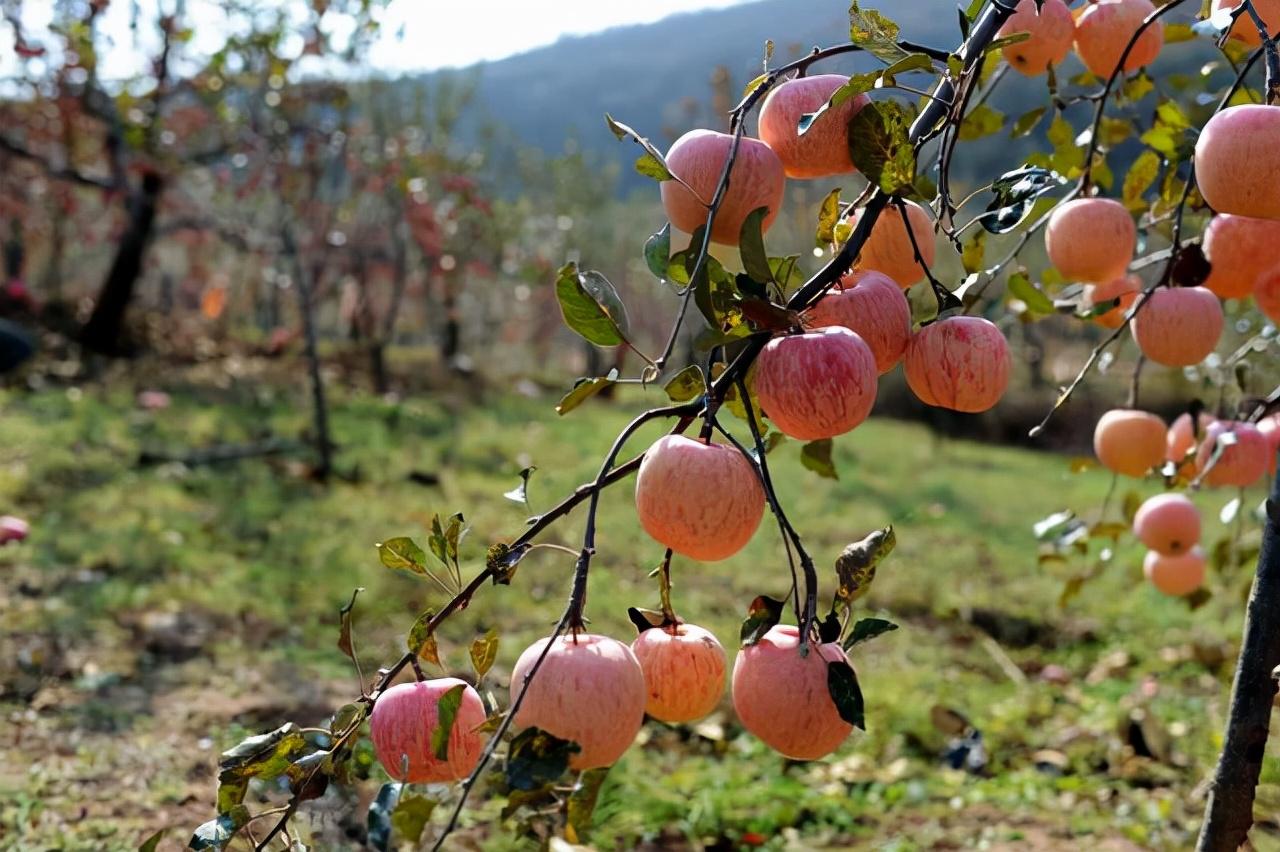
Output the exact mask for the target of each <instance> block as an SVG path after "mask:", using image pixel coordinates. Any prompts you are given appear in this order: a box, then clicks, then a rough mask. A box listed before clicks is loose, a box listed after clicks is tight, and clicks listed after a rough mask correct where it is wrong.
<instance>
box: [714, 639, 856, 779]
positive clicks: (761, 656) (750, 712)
mask: <svg viewBox="0 0 1280 852" xmlns="http://www.w3.org/2000/svg"><path fill="white" fill-rule="evenodd" d="M840 660H843V661H846V662H847V661H848V657H847V656H845V653H844V650H843V649H841V647H840V646H839V645H837V644H836V643H834V642H832V643H829V644H826V645H817V644H813V645H811V646H810V648H809V655H808V656H807V657H801V656H800V631H799V630H798V629H797V628H796V627H795V626H794V625H790V624H778V625H775V626H774V627H772V628H770V629H769V632H767V633H766V634H765V635H764V636H763V637H761V639H760V641H759V642H757V643H756V644H754V645H750V646H748V647H746V648H743V649H742V650H740V651H739V652H738V658H737V660H735V661H734V664H733V709H734V710H735V711H736V712H737V714H738V719H739V720H740V721H741V722H742V726H743V727H744V728H746V729H747V730H748V731H750V732H751V733H752V734H755V735H756V736H757V737H759V738H760V739H761V740H763V741H764V743H765V745H767V746H769V747H770V748H772V749H773V750H774V751H777V752H780V753H781V754H783V755H785V756H786V757H789V758H791V759H792V760H817V759H818V758H821V757H826V756H827V755H828V754H831V753H832V752H833V751H835V750H836V749H837V748H839V747H840V744H841V743H843V742H844V741H845V739H847V738H848V736H849V734H850V733H851V732H852V731H853V725H850V724H849V723H848V722H846V721H845V720H844V719H841V718H840V712H839V711H838V710H837V709H836V704H835V701H833V700H832V698H831V693H830V692H829V691H828V688H827V664H828V663H829V662H836V661H840Z"/></svg>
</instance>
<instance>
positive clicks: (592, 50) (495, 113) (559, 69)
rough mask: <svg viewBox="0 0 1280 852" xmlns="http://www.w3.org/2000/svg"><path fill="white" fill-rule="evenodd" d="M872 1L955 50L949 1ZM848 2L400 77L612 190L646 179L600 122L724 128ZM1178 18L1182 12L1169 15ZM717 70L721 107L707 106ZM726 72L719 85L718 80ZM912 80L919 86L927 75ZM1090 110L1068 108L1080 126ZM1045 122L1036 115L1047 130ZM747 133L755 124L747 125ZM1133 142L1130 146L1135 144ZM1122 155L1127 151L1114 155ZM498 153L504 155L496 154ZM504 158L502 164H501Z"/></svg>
mask: <svg viewBox="0 0 1280 852" xmlns="http://www.w3.org/2000/svg"><path fill="white" fill-rule="evenodd" d="M863 5H864V6H872V7H874V6H877V5H878V6H879V7H880V8H881V9H882V10H884V11H885V13H886V14H888V15H890V16H891V17H892V18H893V19H894V20H896V21H897V22H898V23H899V24H900V25H901V27H902V36H903V38H907V39H910V40H913V41H916V42H919V43H922V44H928V45H931V46H934V47H939V48H943V49H953V48H955V47H956V46H957V45H958V44H959V42H960V28H959V21H958V15H957V11H956V9H957V6H956V0H879V2H878V3H877V2H876V0H864V2H863ZM848 8H849V2H848V0H756V2H743V3H740V4H739V5H735V6H729V7H725V8H722V9H714V10H705V11H701V12H690V13H684V14H679V15H674V16H672V17H669V18H665V19H663V20H661V21H658V22H655V23H651V24H641V25H634V26H626V27H617V28H614V29H609V30H605V31H603V32H599V33H594V34H592V35H587V36H573V37H566V38H563V39H561V40H560V41H558V42H556V43H555V44H552V45H549V46H547V47H543V48H539V49H536V50H532V51H529V52H527V53H522V54H519V55H516V56H511V57H508V58H506V59H502V60H499V61H497V62H491V63H487V64H482V65H478V66H474V67H472V68H469V69H462V70H458V71H440V72H435V74H434V75H423V76H417V77H410V78H406V80H405V84H406V85H407V87H408V88H409V90H410V91H412V90H413V89H414V88H415V87H421V86H423V85H424V84H425V83H429V82H431V81H432V80H431V78H432V77H433V76H435V77H438V76H439V75H456V76H460V77H463V78H467V79H471V80H473V81H474V82H475V84H476V86H477V89H476V103H475V104H474V107H473V108H472V109H470V110H468V112H467V114H466V119H465V121H464V122H463V126H462V132H463V134H464V136H469V137H470V138H477V137H476V134H478V133H479V132H480V129H481V128H482V127H483V126H484V125H486V124H487V125H493V124H497V125H503V126H505V127H507V128H508V129H509V130H510V135H512V136H514V137H515V138H516V139H517V140H518V142H519V144H520V145H523V146H532V147H535V148H538V149H541V150H542V151H544V152H546V153H548V154H553V155H554V154H559V153H563V152H565V151H566V150H570V149H577V148H580V149H582V150H585V151H588V152H592V153H594V154H596V155H598V156H599V157H600V158H601V159H603V160H604V161H605V162H616V163H618V164H619V165H621V166H622V168H621V169H620V174H621V175H622V180H621V182H620V186H619V190H620V191H622V192H626V191H628V190H630V189H634V188H636V187H640V186H645V185H646V184H647V179H645V178H642V177H640V176H639V175H637V174H636V173H635V172H634V171H633V170H632V169H631V166H630V164H631V162H632V161H633V160H634V159H635V158H636V156H637V155H638V149H637V148H636V146H634V145H632V144H630V143H629V142H619V141H617V140H616V139H615V138H614V137H613V135H612V134H611V133H610V132H609V130H608V129H607V128H606V127H605V123H604V114H605V113H606V112H608V113H610V114H612V115H613V116H614V117H615V118H617V119H618V120H619V121H623V122H625V123H627V124H629V125H631V126H632V127H634V128H636V130H638V131H639V132H641V133H643V134H645V135H647V136H649V137H650V138H651V139H653V140H654V142H655V143H656V144H657V145H658V147H659V148H663V149H665V148H666V147H667V146H668V145H669V144H670V142H672V141H674V139H675V138H676V137H677V136H679V135H680V134H681V133H683V132H684V131H686V130H688V129H690V128H693V127H713V128H723V126H724V122H725V118H724V112H725V111H727V109H728V106H729V105H728V104H724V103H723V101H724V98H725V97H726V96H727V97H728V98H731V99H732V100H733V101H735V102H736V101H737V99H738V98H739V97H740V96H741V93H742V90H743V87H744V86H745V84H746V83H747V82H748V81H749V80H751V79H754V78H755V77H756V76H758V75H759V74H760V72H761V68H762V64H761V63H762V61H763V59H764V45H765V42H766V40H768V39H772V40H773V41H774V43H775V49H774V56H773V60H772V62H771V65H772V66H773V67H776V66H778V65H780V64H782V63H784V62H786V61H789V60H791V59H794V58H796V57H799V56H801V55H803V54H804V53H805V52H807V51H808V50H810V49H812V48H813V47H814V46H829V45H832V44H838V43H841V42H844V41H847V40H848V38H849V16H848ZM1174 17H1175V19H1180V18H1181V13H1179V15H1178V16H1174ZM1187 47H1188V46H1186V45H1180V46H1179V48H1180V49H1179V51H1178V52H1177V53H1176V54H1173V52H1172V51H1171V52H1170V53H1171V55H1170V56H1168V57H1164V58H1162V61H1161V62H1160V63H1158V64H1159V65H1160V66H1161V67H1160V68H1158V69H1157V71H1158V72H1159V73H1165V72H1166V71H1168V70H1171V68H1172V67H1173V66H1177V67H1178V68H1196V67H1198V66H1199V65H1200V63H1201V62H1202V61H1204V60H1207V59H1208V58H1210V57H1211V55H1212V52H1213V51H1212V48H1211V47H1209V45H1208V43H1207V42H1205V43H1203V45H1202V47H1200V48H1194V49H1193V52H1192V53H1191V54H1190V55H1188V53H1187V52H1186V48H1187ZM873 67H876V65H875V63H874V61H873V60H871V59H870V58H869V57H867V56H865V55H856V54H854V55H849V56H843V57H837V58H834V59H831V60H826V61H824V62H823V63H822V64H821V65H820V66H818V69H819V70H820V71H823V72H836V73H839V72H843V73H853V72H855V71H860V70H868V69H870V68H873ZM721 68H722V69H723V72H721V81H720V85H719V89H718V90H719V92H720V93H721V95H722V97H721V104H719V105H717V107H716V108H713V103H715V100H714V96H715V94H716V91H717V87H716V85H715V84H713V75H715V74H716V73H717V69H721ZM1079 70H1081V69H1080V66H1079V65H1078V64H1077V63H1076V62H1075V60H1074V59H1072V60H1069V64H1068V65H1067V66H1066V67H1065V68H1064V69H1063V71H1062V73H1061V74H1060V79H1062V80H1064V81H1065V80H1066V79H1067V78H1069V77H1070V76H1072V75H1074V74H1075V73H1077V72H1078V71H1079ZM724 72H727V77H728V79H727V82H726V81H724V79H723V78H724ZM1009 76H1010V78H1012V79H1009V80H1006V81H1005V83H1004V84H1002V85H1001V86H1000V87H999V89H998V90H997V91H996V93H995V96H994V97H993V98H992V99H991V102H990V103H991V105H992V106H994V107H996V108H998V109H1000V110H1002V111H1004V112H1005V113H1006V114H1007V115H1009V117H1010V121H1012V120H1013V119H1014V118H1016V117H1017V116H1018V115H1021V114H1022V113H1023V112H1026V111H1027V110H1029V109H1032V108H1033V107H1038V106H1042V105H1044V104H1045V103H1046V102H1047V95H1046V90H1045V87H1044V82H1043V78H1034V79H1033V78H1024V77H1020V76H1019V75H1018V74H1016V73H1014V72H1010V75H1009ZM911 82H913V83H915V84H917V85H921V86H927V85H930V84H931V82H932V80H931V78H930V77H923V76H922V77H917V78H915V79H912V80H911ZM1088 110H1089V107H1088V106H1087V105H1084V104H1082V105H1079V106H1077V107H1075V108H1073V110H1072V112H1071V116H1072V118H1073V121H1075V123H1076V124H1077V126H1080V125H1082V124H1083V123H1084V119H1085V115H1086V114H1087V112H1088ZM1047 123H1048V122H1044V124H1046V125H1047ZM749 130H752V131H754V124H753V125H752V126H751V127H750V128H749ZM1043 131H1044V128H1043V127H1041V128H1040V131H1039V133H1038V134H1036V135H1033V136H1031V137H1028V138H1025V139H1021V140H1009V139H1008V138H1007V135H1006V134H998V135H995V136H991V137H988V138H986V139H983V140H981V141H979V142H975V143H972V144H970V145H967V146H966V148H965V154H964V156H963V157H962V158H961V159H960V160H958V161H957V172H956V174H955V175H953V176H954V177H955V178H956V180H957V183H958V184H959V185H964V184H966V183H969V181H967V180H966V178H967V177H972V178H975V183H976V182H977V180H976V179H980V180H981V181H986V180H990V179H991V178H992V177H994V176H995V175H996V174H999V173H1000V172H1001V171H1004V170H1007V169H1009V168H1013V167H1014V166H1016V165H1017V164H1018V162H1021V158H1023V157H1025V156H1026V155H1027V154H1029V153H1030V152H1031V151H1034V150H1043V149H1044V146H1045V145H1044V142H1043V141H1042V140H1043ZM1131 147H1136V143H1134V145H1133V146H1131ZM1120 156H1121V158H1122V159H1125V160H1127V159H1128V158H1129V157H1130V156H1132V152H1130V151H1125V152H1122V153H1121V154H1120ZM500 159H502V156H501V155H500ZM503 165H505V163H500V164H499V168H501V167H502V166H503Z"/></svg>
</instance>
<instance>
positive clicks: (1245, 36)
mask: <svg viewBox="0 0 1280 852" xmlns="http://www.w3.org/2000/svg"><path fill="white" fill-rule="evenodd" d="M1239 5H1240V4H1239V3H1238V2H1236V0H1213V11H1214V12H1219V11H1221V10H1223V9H1234V8H1235V7H1236V6H1239ZM1253 8H1254V10H1255V11H1256V12H1257V13H1258V17H1259V18H1262V23H1264V24H1266V25H1267V31H1268V32H1270V33H1274V32H1276V30H1277V29H1280V0H1253ZM1227 37H1228V38H1232V39H1235V40H1236V41H1239V42H1242V43H1244V44H1245V45H1247V46H1249V47H1259V46H1261V44H1262V36H1260V35H1258V28H1257V26H1255V25H1254V23H1253V18H1251V17H1250V16H1249V14H1248V13H1247V12H1246V13H1245V14H1243V15H1241V16H1240V17H1238V18H1236V20H1235V23H1233V24H1232V25H1231V29H1230V30H1228V31H1227Z"/></svg>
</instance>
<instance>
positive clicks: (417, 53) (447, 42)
mask: <svg viewBox="0 0 1280 852" xmlns="http://www.w3.org/2000/svg"><path fill="white" fill-rule="evenodd" d="M305 2H306V0H284V2H282V3H279V4H278V5H281V6H284V7H285V8H292V9H293V10H294V11H303V10H305V5H304V4H305ZM741 2H748V0H643V2H623V0H390V3H389V4H388V6H387V8H386V9H385V10H383V12H382V13H381V16H380V17H381V22H382V26H381V35H380V36H379V41H378V42H377V44H376V45H375V46H374V48H373V49H372V50H371V51H370V52H369V53H368V57H367V61H366V63H365V65H366V67H368V68H370V69H372V70H375V71H379V72H384V73H389V74H396V73H399V72H409V71H430V70H434V69H437V68H446V67H460V66H465V65H471V64H473V63H476V62H481V61H486V60H495V59H501V58H503V57H505V56H510V55H512V54H514V53H521V52H523V51H526V50H531V49H533V48H536V47H541V46H543V45H547V44H551V43H553V42H555V41H556V40H557V39H559V38H560V37H561V36H566V35H584V34H587V33H593V32H598V31H600V30H603V29H607V28H609V27H615V26H620V25H624V24H641V23H650V22H653V21H656V20H659V19H660V18H664V17H667V16H668V15H672V14H675V13H678V12H692V11H696V10H699V9H714V8H722V7H725V6H732V5H735V4H736V3H741ZM291 4H292V5H291ZM270 5H271V7H272V8H274V7H275V6H276V5H277V3H272V4H270ZM157 6H160V7H162V8H164V9H170V8H172V6H173V0H113V2H111V3H110V5H109V6H108V7H107V10H106V12H105V13H104V14H103V15H102V17H101V19H100V29H99V32H100V35H101V36H102V37H103V38H104V40H105V42H106V44H104V46H105V47H106V48H107V49H106V50H103V51H101V56H100V64H99V70H100V73H101V74H102V76H103V78H104V79H107V80H112V79H117V80H123V79H128V78H130V77H133V76H135V75H137V74H139V73H140V72H145V69H146V68H147V65H146V62H147V61H148V57H149V56H152V55H154V53H155V52H156V51H155V45H153V44H150V43H146V40H148V39H150V40H154V32H153V29H154V28H153V27H146V28H141V29H139V30H137V31H135V30H134V29H133V28H132V27H131V22H132V21H133V20H134V16H135V15H137V16H139V17H140V19H141V20H144V21H148V22H151V21H154V20H156V18H157V15H156V9H157ZM185 6H186V15H187V23H188V25H189V26H190V27H191V28H192V30H193V33H194V36H193V39H192V43H191V44H190V45H189V47H190V48H193V49H194V52H195V53H196V54H200V53H202V52H204V53H208V52H212V51H213V50H217V49H218V47H220V46H221V41H222V39H223V38H224V37H225V33H226V28H227V26H228V24H227V19H226V18H225V16H224V15H223V14H222V5H221V3H219V2H218V0H188V2H186V3H185ZM53 7H54V4H53V3H52V2H51V0H34V2H32V1H30V0H29V2H25V3H22V4H21V5H20V6H19V8H20V9H21V10H22V11H21V17H22V22H23V29H24V30H25V32H26V37H27V39H28V40H29V41H32V42H35V43H37V44H43V45H46V46H49V47H50V49H51V50H52V49H53V45H55V44H57V43H59V41H60V40H59V39H57V38H56V37H55V36H53V35H52V34H51V33H50V31H49V24H50V22H51V18H52V14H53ZM264 8H265V7H264ZM325 21H326V23H328V24H329V25H330V27H331V31H332V32H333V34H334V35H335V36H336V39H335V43H336V44H338V45H340V44H341V41H342V36H343V32H342V31H343V21H342V19H341V18H339V17H338V16H336V15H334V14H333V13H332V12H331V13H330V14H328V15H326V17H325ZM8 30H9V26H8V24H7V23H4V22H0V80H6V79H8V78H11V77H13V76H14V75H15V74H17V73H18V72H19V65H18V60H17V59H16V57H15V56H14V54H13V51H11V50H10V46H11V45H12V44H13V42H12V41H11V39H12V33H11V32H9V31H8ZM296 41H297V45H296V47H297V49H298V51H299V52H300V51H301V48H302V39H301V37H300V36H299V37H297V39H296ZM50 58H51V59H54V58H56V57H55V56H54V55H53V54H51V55H50ZM28 70H29V71H30V70H32V69H30V68H28Z"/></svg>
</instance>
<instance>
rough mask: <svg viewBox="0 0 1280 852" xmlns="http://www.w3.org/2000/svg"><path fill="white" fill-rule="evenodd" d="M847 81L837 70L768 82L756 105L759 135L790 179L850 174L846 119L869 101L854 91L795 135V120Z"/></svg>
mask: <svg viewBox="0 0 1280 852" xmlns="http://www.w3.org/2000/svg"><path fill="white" fill-rule="evenodd" d="M848 82H849V78H848V77H844V76H841V75H839V74H814V75H813V76H810V77H797V78H795V79H793V80H787V81H786V82H785V83H781V84H779V85H777V86H774V87H773V89H772V90H771V91H770V92H769V94H768V96H767V97H765V99H764V104H763V105H761V107H760V139H761V140H762V141H763V142H764V143H765V144H766V145H768V146H769V147H770V148H772V149H773V150H774V153H776V154H777V155H778V159H780V160H782V167H783V169H784V170H785V171H786V173H787V177H790V178H824V177H833V176H835V175H843V174H849V173H850V172H855V171H857V169H855V168H854V165H853V160H852V159H851V158H850V156H849V142H848V127H849V121H850V120H851V119H852V118H853V117H854V116H855V115H857V114H858V111H859V110H861V109H862V108H863V107H865V106H866V105H867V104H869V103H870V102H871V100H870V98H868V97H867V96H866V95H856V96H854V97H852V98H850V99H849V100H847V101H845V102H844V103H842V104H840V106H838V107H836V108H834V109H832V110H830V111H829V113H828V114H825V115H823V116H822V117H821V118H820V119H819V120H818V122H817V123H816V124H814V125H813V126H812V127H811V128H809V129H808V130H807V131H805V134H804V135H803V136H801V135H800V133H799V125H800V118H801V117H802V116H804V115H806V114H812V113H815V112H817V111H818V110H819V109H821V108H822V105H823V104H825V103H826V102H827V101H828V100H830V98H831V95H832V93H834V92H835V90H836V89H838V88H840V87H841V86H843V85H844V84H845V83H848Z"/></svg>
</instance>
